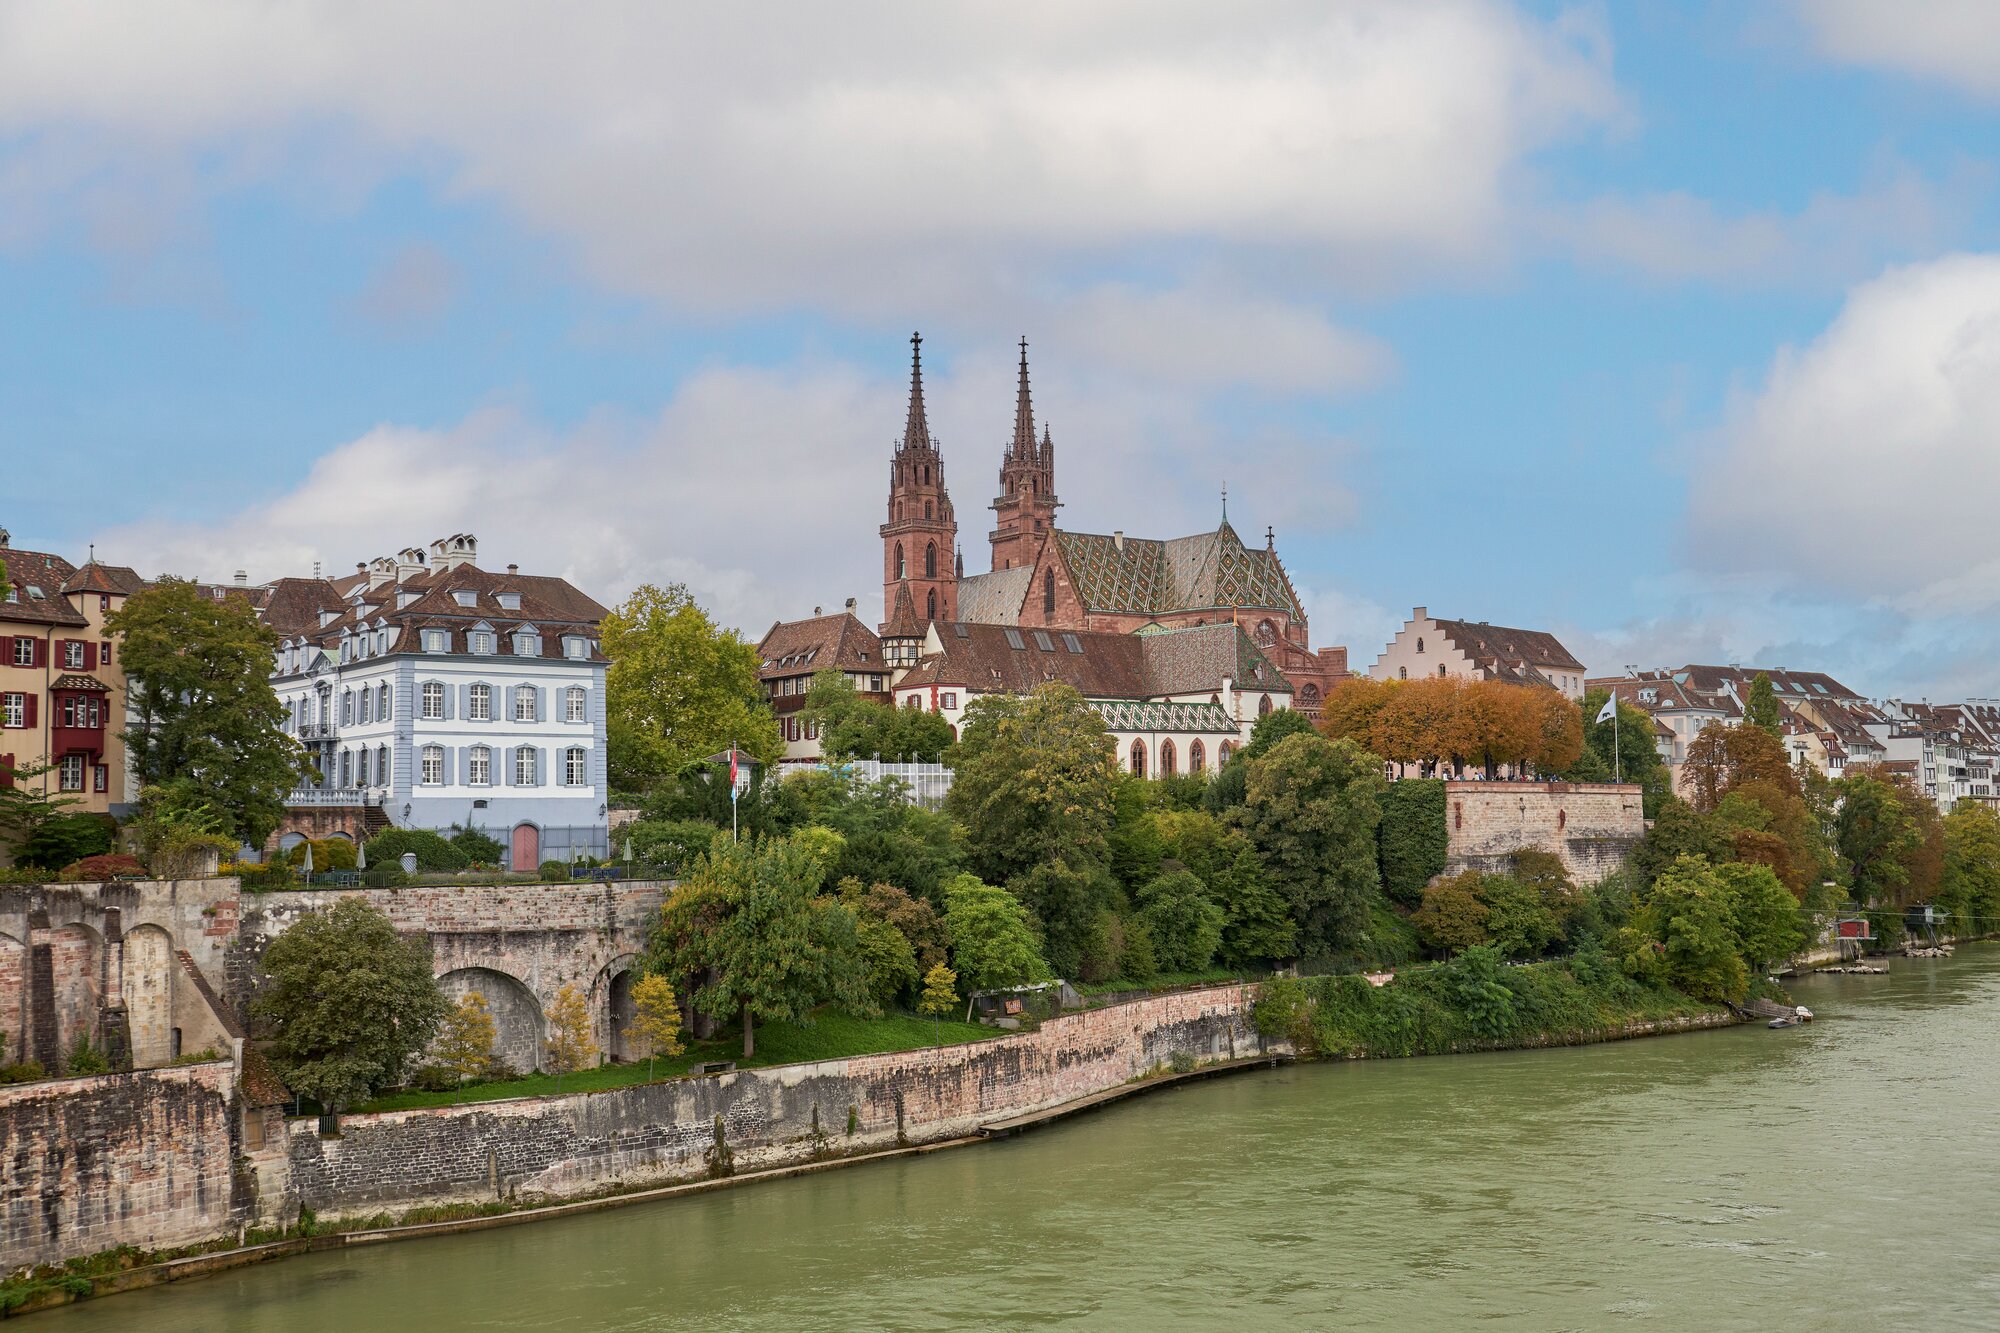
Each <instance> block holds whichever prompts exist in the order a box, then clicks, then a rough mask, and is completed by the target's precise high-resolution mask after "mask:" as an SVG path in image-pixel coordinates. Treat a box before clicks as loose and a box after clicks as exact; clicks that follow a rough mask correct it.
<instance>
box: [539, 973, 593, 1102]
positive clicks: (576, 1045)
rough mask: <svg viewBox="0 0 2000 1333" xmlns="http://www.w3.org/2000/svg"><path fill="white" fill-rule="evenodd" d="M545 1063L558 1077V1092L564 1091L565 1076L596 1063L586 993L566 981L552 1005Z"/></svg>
mask: <svg viewBox="0 0 2000 1333" xmlns="http://www.w3.org/2000/svg"><path fill="white" fill-rule="evenodd" d="M546 1063H547V1066H548V1069H549V1072H550V1073H552V1074H554V1075H555V1076H556V1091H557V1092H561V1091H562V1081H563V1075H565V1074H574V1073H575V1072H576V1071H577V1070H579V1069H588V1068H590V1066H592V1065H594V1064H596V1063H597V1042H596V1040H595V1039H594V1038H593V1037H592V1036H591V1035H590V1010H589V1008H588V1007H587V1006H585V1004H584V1002H583V993H582V992H581V991H579V990H577V988H576V987H575V986H574V985H573V984H572V983H570V982H567V981H565V982H564V983H563V984H562V987H561V988H560V989H559V990H557V991H556V995H555V999H553V1000H551V1001H550V1002H549V1039H548V1046H547V1053H546Z"/></svg>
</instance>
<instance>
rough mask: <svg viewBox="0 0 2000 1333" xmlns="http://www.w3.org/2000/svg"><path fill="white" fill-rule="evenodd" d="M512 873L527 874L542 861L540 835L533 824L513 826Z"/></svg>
mask: <svg viewBox="0 0 2000 1333" xmlns="http://www.w3.org/2000/svg"><path fill="white" fill-rule="evenodd" d="M513 859H514V873H515V874H517V875H522V874H527V873H529V872H530V871H533V870H534V869H535V868H536V867H538V866H540V865H541V863H542V835H541V831H540V830H539V829H537V828H536V827H535V826H534V825H533V824H516V825H515V826H514V858H513Z"/></svg>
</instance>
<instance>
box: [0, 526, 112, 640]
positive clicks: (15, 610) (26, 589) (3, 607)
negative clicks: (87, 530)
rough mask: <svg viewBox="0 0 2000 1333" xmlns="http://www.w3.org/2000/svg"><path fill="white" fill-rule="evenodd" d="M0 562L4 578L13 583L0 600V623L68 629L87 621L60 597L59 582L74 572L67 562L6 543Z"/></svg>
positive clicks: (82, 625) (63, 581) (47, 554)
mask: <svg viewBox="0 0 2000 1333" xmlns="http://www.w3.org/2000/svg"><path fill="white" fill-rule="evenodd" d="M0 564H4V565H6V566H7V581H8V582H9V583H10V584H12V585H13V591H11V592H10V593H8V594H7V600H6V601H4V602H0V622H8V623H12V624H17V625H64V626H68V627H70V628H82V627H84V626H87V625H89V624H90V622H89V621H88V620H86V619H84V618H83V616H82V614H80V613H79V612H78V611H77V609H76V608H75V607H73V606H71V605H70V604H69V602H68V601H67V600H66V599H65V598H64V597H63V593H62V590H63V585H64V584H66V583H68V582H69V581H70V579H71V578H72V577H73V576H74V575H75V574H76V566H74V565H72V564H70V562H69V561H67V560H65V559H63V558H62V557H61V556H59V555H50V554H49V553H48V552H46V551H24V550H21V549H20V548H19V547H14V546H9V547H4V548H0Z"/></svg>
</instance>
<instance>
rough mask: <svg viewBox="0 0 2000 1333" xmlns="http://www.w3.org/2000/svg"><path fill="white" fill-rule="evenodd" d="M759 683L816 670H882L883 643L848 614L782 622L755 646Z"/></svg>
mask: <svg viewBox="0 0 2000 1333" xmlns="http://www.w3.org/2000/svg"><path fill="white" fill-rule="evenodd" d="M757 656H758V659H759V661H760V662H761V664H762V665H761V666H760V667H759V669H758V672H757V675H758V677H759V678H760V679H762V680H773V679H778V678H781V677H785V676H802V675H809V674H811V673H812V672H815V671H881V670H883V669H884V667H883V662H882V641H881V640H880V639H879V638H877V637H876V636H875V631H873V630H871V629H869V628H868V627H867V626H866V625H864V624H862V623H861V622H860V621H859V620H858V619H856V618H855V616H854V613H853V612H851V611H841V612H837V613H835V614H834V615H830V616H813V617H811V618H810V619H807V620H781V621H779V622H777V623H776V624H774V625H772V626H771V628H770V629H769V630H767V631H766V632H765V634H764V637H763V639H762V640H761V641H759V643H758V644H757Z"/></svg>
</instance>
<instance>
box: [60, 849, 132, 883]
mask: <svg viewBox="0 0 2000 1333" xmlns="http://www.w3.org/2000/svg"><path fill="white" fill-rule="evenodd" d="M145 873H146V867H145V866H144V865H142V864H140V862H139V858H138V857H136V856H126V855H124V854H123V853H122V852H110V853H106V854H105V855H102V856H86V857H84V858H83V859H82V860H81V861H72V862H70V863H69V864H68V865H66V866H64V867H63V868H62V876H61V877H62V878H63V879H67V880H74V881H76V882H78V883H83V884H90V883H98V882H102V881H104V880H107V879H116V878H117V877H118V876H120V875H143V874H145Z"/></svg>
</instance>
